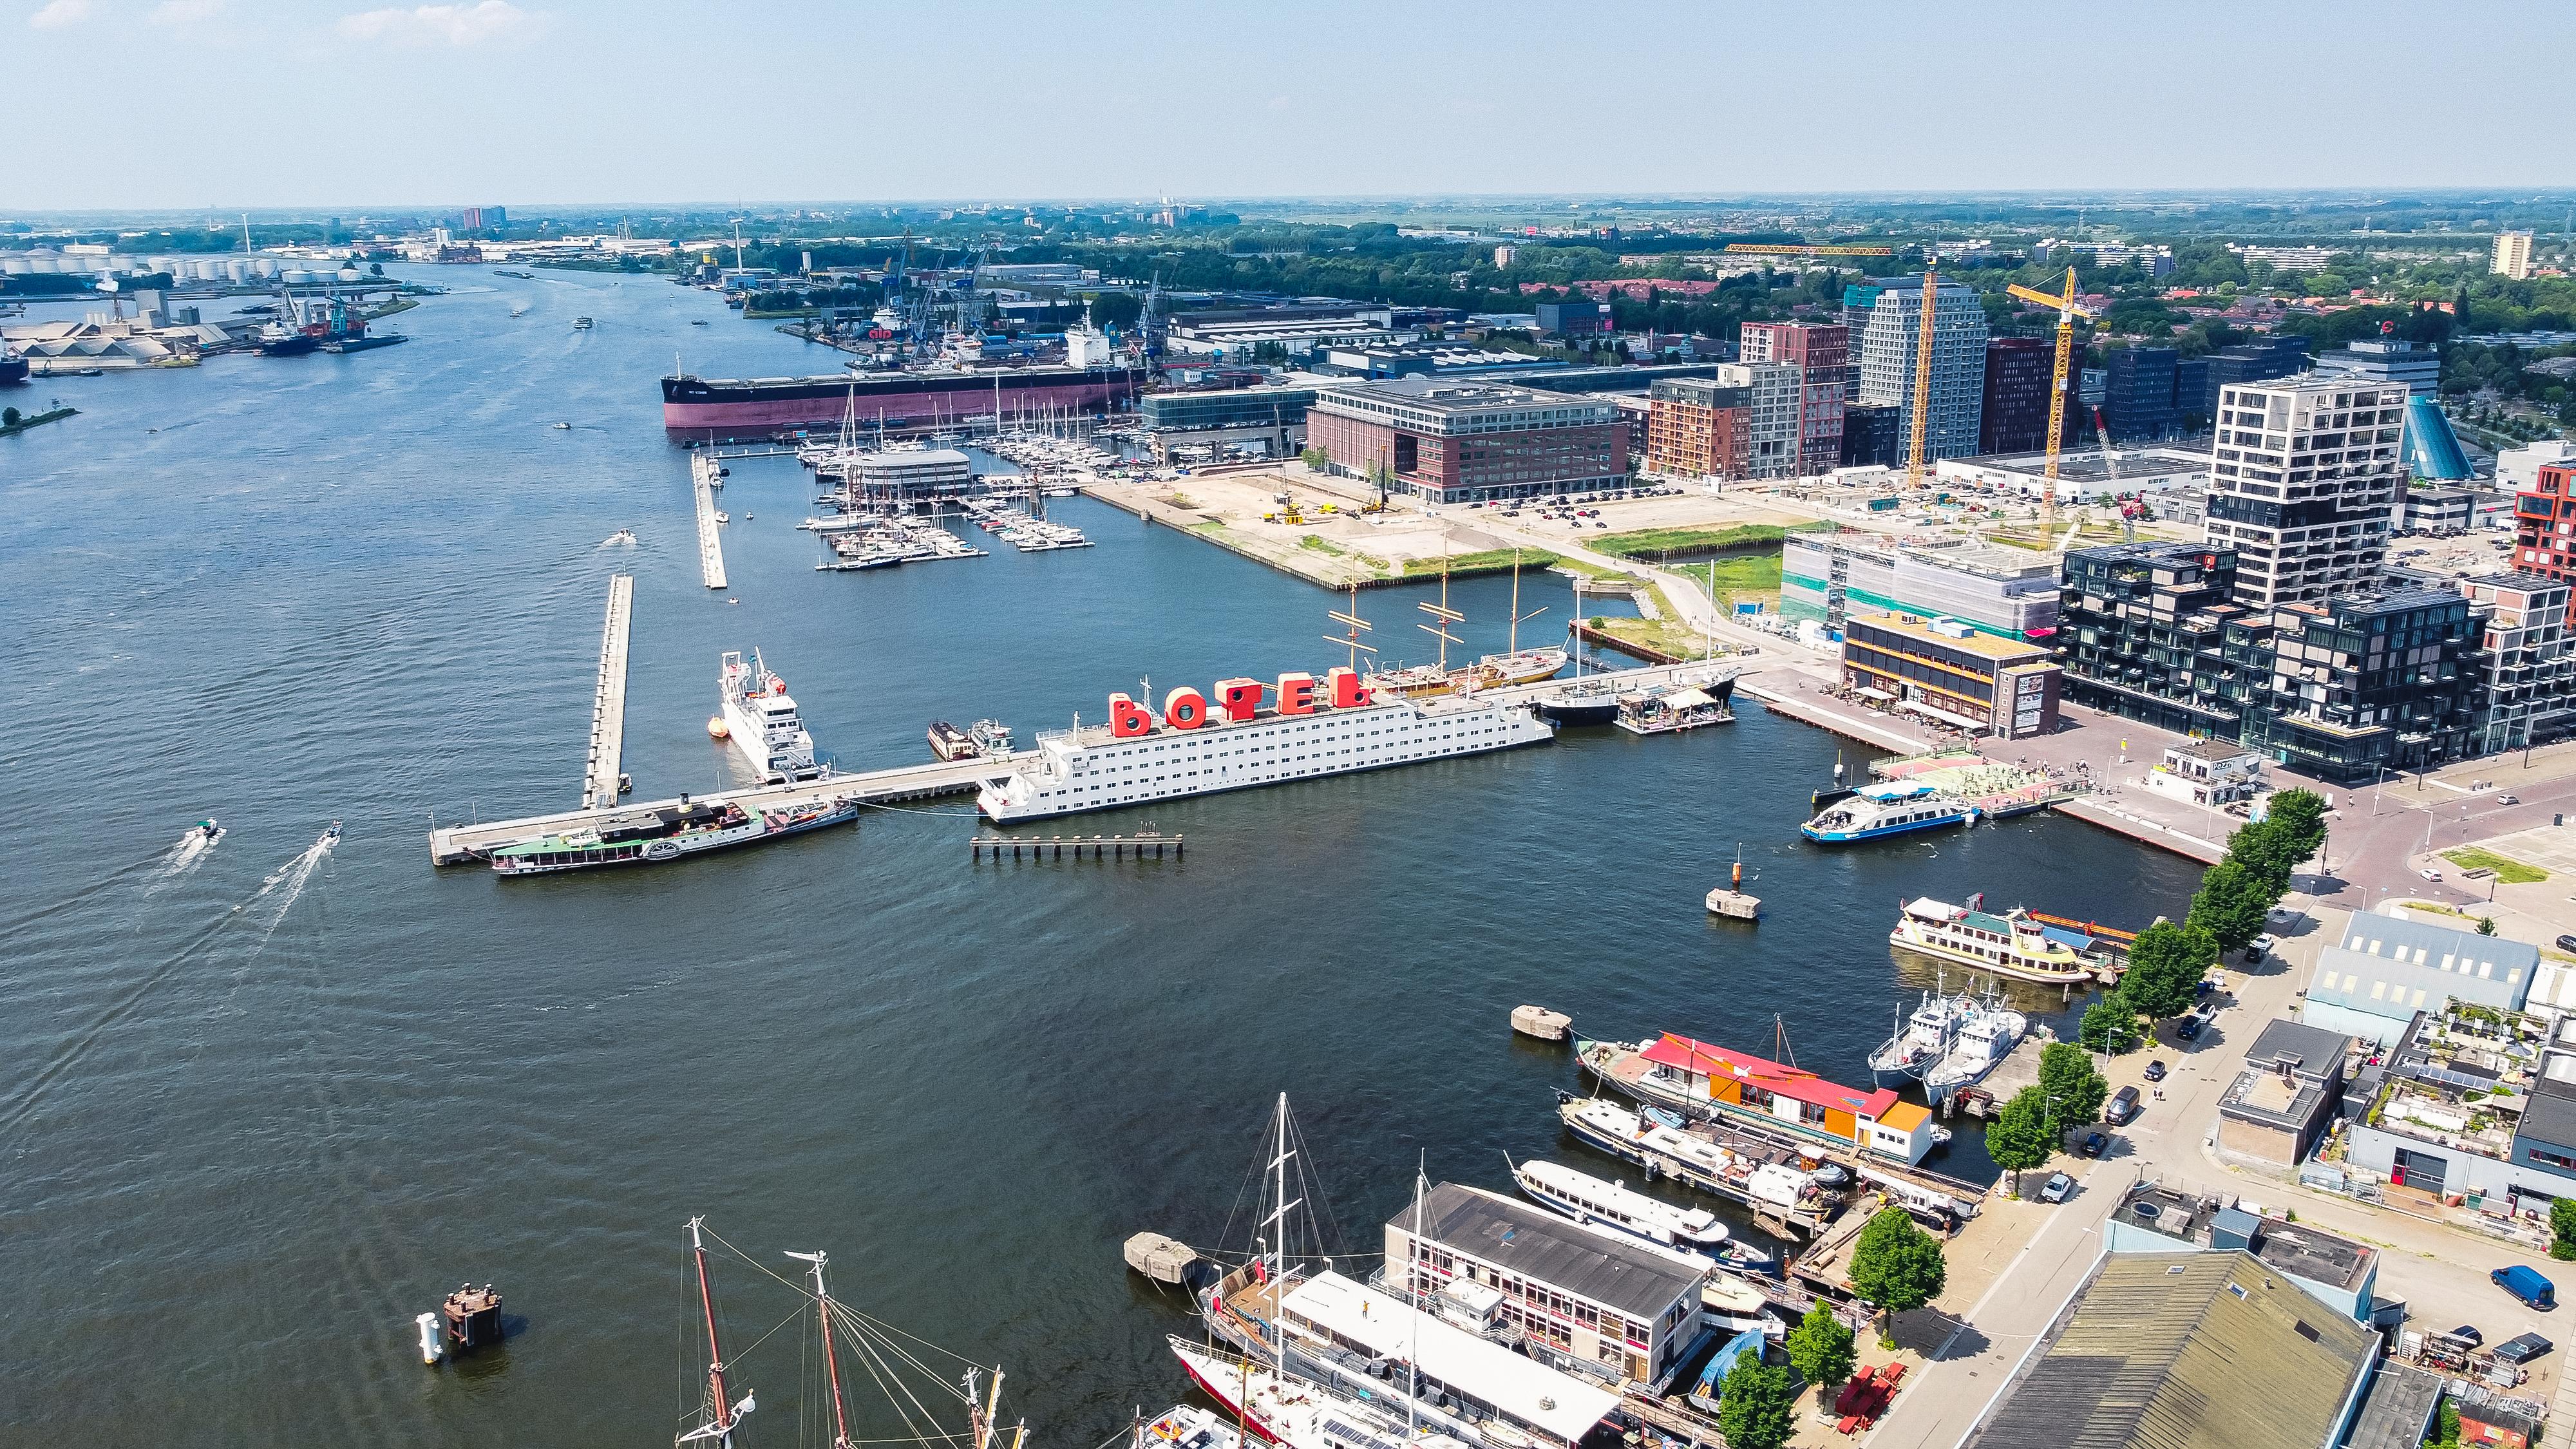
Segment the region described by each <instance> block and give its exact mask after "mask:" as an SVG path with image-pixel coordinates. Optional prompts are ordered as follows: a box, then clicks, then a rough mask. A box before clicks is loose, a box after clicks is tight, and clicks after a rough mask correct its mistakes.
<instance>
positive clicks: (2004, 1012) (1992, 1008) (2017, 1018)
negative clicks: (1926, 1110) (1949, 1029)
mask: <svg viewBox="0 0 2576 1449" xmlns="http://www.w3.org/2000/svg"><path fill="white" fill-rule="evenodd" d="M2029 1030H2030V1018H2029V1017H2026V1016H2024V1015H2022V1014H2021V1013H2020V1012H2018V1011H2013V1010H2010V1009H2008V1008H2006V1007H2004V1006H2003V1005H2002V1004H2000V1003H1998V1002H1992V1001H1989V1002H1986V1003H1984V1004H1982V1005H1979V1006H1974V1007H1971V1008H1969V1012H1968V1016H1967V1018H1966V1020H1965V1021H1963V1022H1962V1023H1961V1024H1960V1026H1959V1037H1958V1040H1957V1042H1956V1043H1954V1044H1953V1045H1952V1046H1951V1048H1950V1053H1949V1055H1947V1056H1945V1057H1943V1058H1941V1061H1940V1064H1939V1065H1937V1066H1935V1067H1933V1068H1932V1070H1930V1071H1928V1072H1925V1073H1924V1074H1923V1092H1924V1095H1926V1096H1928V1097H1930V1098H1931V1099H1932V1102H1933V1105H1935V1106H1938V1105H1939V1104H1940V1103H1941V1101H1942V1099H1944V1098H1946V1097H1948V1096H1949V1095H1950V1094H1951V1093H1952V1092H1955V1091H1957V1090H1959V1089H1960V1088H1961V1087H1973V1086H1975V1085H1976V1084H1977V1083H1979V1082H1982V1081H1984V1080H1985V1079H1986V1074H1987V1073H1989V1072H1992V1071H1993V1070H1994V1069H1995V1068H1996V1067H1998V1066H2000V1065H2002V1063H2003V1059H2004V1058H2006V1057H2008V1056H2010V1055H2012V1049H2013V1048H2014V1047H2015V1046H2017V1045H2019V1044H2020V1042H2021V1039H2022V1034H2023V1033H2025V1032H2027V1031H2029Z"/></svg>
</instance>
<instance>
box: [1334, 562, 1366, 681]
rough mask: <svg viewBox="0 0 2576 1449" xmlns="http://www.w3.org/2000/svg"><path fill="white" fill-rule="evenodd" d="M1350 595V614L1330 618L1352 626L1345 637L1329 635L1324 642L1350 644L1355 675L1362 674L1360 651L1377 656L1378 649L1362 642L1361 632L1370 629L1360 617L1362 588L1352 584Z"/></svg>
mask: <svg viewBox="0 0 2576 1449" xmlns="http://www.w3.org/2000/svg"><path fill="white" fill-rule="evenodd" d="M1350 593H1351V609H1350V612H1349V613H1347V614H1341V613H1336V614H1333V615H1331V616H1329V617H1331V619H1332V620H1333V622H1335V623H1337V624H1347V625H1349V626H1350V627H1349V629H1348V630H1346V631H1345V637H1343V638H1340V639H1336V638H1334V637H1333V636H1332V635H1330V634H1327V635H1325V636H1324V642H1325V643H1327V644H1348V645H1349V646H1350V647H1351V672H1352V673H1353V674H1357V673H1359V672H1360V651H1361V650H1363V649H1366V650H1367V651H1368V652H1370V653H1371V654H1375V653H1376V652H1377V647H1376V646H1375V645H1371V644H1363V643H1361V642H1360V631H1361V630H1363V629H1366V628H1368V627H1369V622H1368V620H1366V619H1363V618H1361V617H1360V586H1359V585H1358V584H1356V583H1354V584H1352V585H1351V586H1350Z"/></svg>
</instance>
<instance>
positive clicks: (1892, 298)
mask: <svg viewBox="0 0 2576 1449" xmlns="http://www.w3.org/2000/svg"><path fill="white" fill-rule="evenodd" d="M1933 290H1934V298H1933V304H1932V383H1931V390H1930V403H1929V406H1928V411H1927V414H1926V417H1927V422H1926V426H1925V431H1924V438H1923V456H1924V458H1925V459H1926V460H1927V461H1928V460H1930V459H1933V458H1963V457H1966V456H1968V455H1969V454H1972V453H1975V452H1977V451H1978V447H1977V432H1978V422H1979V414H1980V410H1981V408H1982V407H1983V405H1984V402H1985V390H1986V336H1987V333H1986V309H1985V305H1984V304H1983V303H1981V302H1979V301H1978V300H1977V294H1976V292H1975V291H1974V290H1972V289H1970V288H1967V287H1963V286H1960V285H1959V284H1958V283H1956V282H1941V283H1938V284H1936V285H1935V287H1934V289H1933ZM1922 327H1923V279H1922V278H1921V277H1909V278H1906V279H1904V280H1902V281H1897V282H1891V283H1889V284H1887V286H1886V288H1885V289H1884V290H1882V291H1881V292H1880V293H1879V294H1878V300H1877V302H1876V303H1875V304H1874V305H1873V306H1872V308H1871V310H1870V316H1869V327H1868V329H1867V330H1866V331H1864V332H1863V333H1862V334H1861V348H1860V401H1862V402H1865V403H1889V404H1893V405H1895V407H1896V409H1897V412H1898V416H1899V424H1898V427H1899V433H1900V436H1902V437H1903V438H1904V439H1905V440H1906V442H1905V447H1906V449H1907V451H1908V452H1909V453H1910V452H1911V451H1912V447H1913V429H1914V382H1915V367H1916V363H1917V361H1918V360H1919V359H1918V356H1917V351H1916V347H1917V342H1918V340H1919V339H1920V338H1921V337H1922V335H1923V333H1922Z"/></svg>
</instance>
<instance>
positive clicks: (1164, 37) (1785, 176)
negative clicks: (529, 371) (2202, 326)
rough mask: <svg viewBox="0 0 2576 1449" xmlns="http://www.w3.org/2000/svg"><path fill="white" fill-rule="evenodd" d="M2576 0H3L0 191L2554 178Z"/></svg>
mask: <svg viewBox="0 0 2576 1449" xmlns="http://www.w3.org/2000/svg"><path fill="white" fill-rule="evenodd" d="M2571 56H2576V4H2571V3H2568V0H2554V3H2538V0H2533V3H2525V0H2451V3H2449V4H2445V5H2440V6H2432V5H2420V4H2417V5H2406V4H2394V3H2380V0H2344V3H2332V4H2329V3H2310V0H2232V3H2224V4H2212V3H2202V0H2154V3H2147V4H2129V5H2117V6H2106V5H2083V6H2075V5H2063V6H2043V5H2038V4H2018V3H1985V4H1980V3H1951V4H1934V5H1927V4H1922V3H1919V0H1916V3H1909V4H1904V5H1897V4H1881V3H1876V0H1842V3H1836V4H1825V5H1818V4H1795V3H1792V4H1783V3H1777V0H1771V3H1761V4H1751V3H1747V4H1737V3H1719V0H1709V3H1701V4H1683V3H1670V4H1645V3H1624V0H1582V3H1566V0H1557V3H1549V4H1529V3H1518V0H1473V3H1457V0H1367V3H1348V0H1271V3H1266V4H1241V3H1235V4H1220V3H1214V0H1210V3H1202V4H1180V3H1169V4H1166V3H1123V0H1095V3H1088V4H1085V3H1073V0H1060V3H1052V4H1049V3H1016V0H992V3H980V4H962V3H960V4H947V5H939V4H920V3H913V4H891V3H882V4H881V3H868V0H846V3H826V0H774V3H747V0H736V3H730V4H711V3H707V0H696V3H690V4H679V3H670V0H617V3H604V0H455V3H443V4H428V5H391V6H381V7H380V6H376V5H373V4H371V3H370V0H0V58H5V64H0V74H5V75H6V76H7V77H8V80H7V83H6V89H7V91H8V93H9V96H10V101H11V106H10V114H11V117H12V130H13V132H14V136H13V141H12V144H11V145H10V147H9V148H8V150H9V155H8V160H7V162H6V163H5V165H0V213H9V214H24V213H31V212H42V211H47V210H85V209H108V208H127V207H131V208H194V207H206V208H211V209H215V210H219V211H220V210H227V209H229V210H240V209H243V208H246V207H304V206H312V207H323V206H328V207H333V208H363V207H368V206H377V207H387V208H391V207H399V206H404V205H438V206H462V205H473V204H500V205H516V206H527V205H548V204H563V205H573V204H584V203H601V204H612V203H627V202H647V201H663V202H710V203H717V204H729V203H734V202H755V203H757V202H782V201H809V202H821V201H881V200H882V201H891V200H945V199H953V200H991V201H1028V200H1051V199H1066V200H1075V199H1100V200H1132V199H1137V198H1145V197H1155V196H1165V195H1168V196H1172V197H1176V198H1184V199H1187V198H1204V197H1235V198H1241V197H1260V196H1283V197H1285V196H1388V195H1425V196H1429V195H1467V194H1486V195H1491V194H1593V195H1631V196H1635V195H1657V194H1742V193H1777V192H1837V191H1881V190H1902V191H1939V190H1954V189H1957V190H2024V189H2032V190H2059V189H2082V190H2097V189H2098V190H2104V191H2110V190H2126V189H2184V190H2189V189H2198V188H2209V189H2230V188H2247V187H2284V188H2343V187H2364V188H2391V189H2394V188H2401V187H2418V186H2421V187H2454V186H2465V187H2493V188H2499V189H2511V188H2515V187H2539V186H2556V185H2565V184H2568V183H2569V182H2571V181H2576V127H2571V126H2568V125H2567V124H2565V122H2564V120H2563V118H2553V117H2552V116H2551V114H2550V112H2551V111H2553V110H2555V109H2558V108H2559V106H2560V98H2559V97H2558V95H2557V94H2556V92H2557V90H2558V88H2559V87H2560V86H2562V85H2563V80H2561V79H2558V78H2555V77H2554V76H2553V75H2552V73H2551V72H2552V68H2553V67H2554V68H2556V69H2559V70H2563V69H2564V67H2565V64H2566V62H2567V60H2568V58H2569V57H2571Z"/></svg>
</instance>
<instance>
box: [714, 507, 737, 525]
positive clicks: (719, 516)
mask: <svg viewBox="0 0 2576 1449" xmlns="http://www.w3.org/2000/svg"><path fill="white" fill-rule="evenodd" d="M716 522H718V523H731V522H733V515H732V514H730V513H727V512H725V511H724V510H723V509H721V508H719V509H717V510H716Z"/></svg>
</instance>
